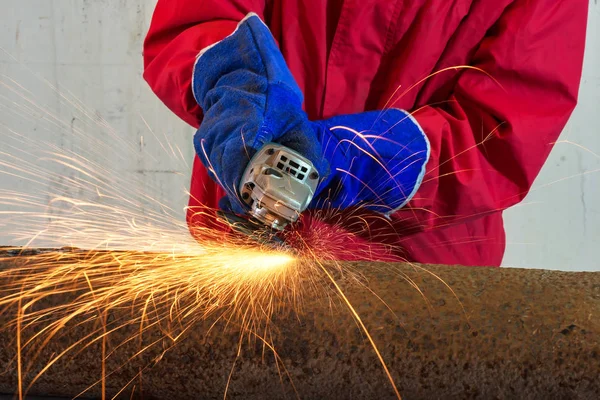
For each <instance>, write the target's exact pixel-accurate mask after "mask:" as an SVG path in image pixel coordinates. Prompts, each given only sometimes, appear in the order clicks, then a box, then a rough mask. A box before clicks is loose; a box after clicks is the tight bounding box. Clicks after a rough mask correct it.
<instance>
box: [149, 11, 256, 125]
mask: <svg viewBox="0 0 600 400" xmlns="http://www.w3.org/2000/svg"><path fill="white" fill-rule="evenodd" d="M264 8H265V0H227V1H225V0H159V1H158V4H157V5H156V9H155V10H154V16H153V17H152V23H151V25H150V30H149V32H148V35H147V36H146V40H145V42H144V79H145V80H146V81H147V82H148V84H149V85H150V87H151V88H152V90H153V91H154V93H156V95H157V96H158V97H159V98H160V99H161V100H162V101H163V102H164V103H165V104H166V106H167V107H169V109H171V110H172V111H173V112H174V113H175V114H176V115H177V116H179V117H180V118H181V119H183V120H184V121H185V122H187V123H188V124H190V125H192V126H194V127H198V125H199V124H200V121H201V119H202V111H201V110H200V107H199V106H198V104H197V103H196V101H195V100H194V96H193V95H192V89H191V84H192V73H193V69H194V63H195V61H196V56H197V55H198V53H199V52H200V50H202V49H203V48H205V47H206V46H209V45H211V44H213V43H215V42H218V41H219V40H221V39H223V38H224V37H226V36H227V35H229V34H230V33H231V32H233V31H234V29H235V28H236V26H237V24H238V22H239V21H241V20H242V19H243V18H244V16H246V14H248V13H249V12H254V13H256V14H258V15H259V16H260V17H261V18H263V14H264Z"/></svg>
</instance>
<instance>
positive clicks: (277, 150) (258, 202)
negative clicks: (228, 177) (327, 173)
mask: <svg viewBox="0 0 600 400" xmlns="http://www.w3.org/2000/svg"><path fill="white" fill-rule="evenodd" d="M318 183H319V173H318V172H317V170H316V169H315V167H314V166H313V164H312V163H311V162H310V161H309V160H308V159H306V158H305V157H303V156H302V155H301V154H299V153H298V152H296V151H294V150H292V149H290V148H288V147H286V146H282V145H280V144H276V143H267V144H266V145H264V146H263V147H262V148H261V149H260V150H259V151H258V152H257V153H256V154H255V155H254V157H252V159H251V160H250V162H249V163H248V166H247V167H246V170H245V171H244V174H243V175H242V180H241V181H240V186H239V193H240V196H241V199H242V201H243V202H244V203H245V204H246V205H247V206H248V208H249V210H248V215H249V216H250V217H251V218H253V219H255V220H257V221H259V222H261V223H262V224H264V225H265V226H268V227H270V228H272V229H275V230H278V231H280V230H283V229H284V228H285V227H286V226H287V225H288V224H291V223H294V222H296V221H297V220H298V218H299V217H300V214H302V212H303V211H304V210H306V208H307V207H308V205H309V204H310V202H311V200H312V199H313V196H314V194H315V190H316V188H317V185H318Z"/></svg>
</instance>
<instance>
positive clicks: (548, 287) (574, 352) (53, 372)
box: [0, 260, 600, 399]
mask: <svg viewBox="0 0 600 400" xmlns="http://www.w3.org/2000/svg"><path fill="white" fill-rule="evenodd" d="M11 263H12V261H6V260H5V261H4V265H3V266H0V268H10V267H11ZM354 265H357V264H356V263H355V264H354ZM359 266H360V268H361V269H362V270H363V271H364V275H365V277H366V279H367V281H368V286H369V288H370V290H366V289H365V288H364V287H362V286H360V285H357V284H356V283H351V282H347V281H344V280H343V279H342V280H341V282H340V283H341V286H342V287H343V288H344V290H345V292H346V293H347V296H348V298H349V299H350V301H351V302H352V303H353V304H354V306H355V307H356V310H357V312H358V313H359V315H360V316H361V317H362V319H363V321H364V322H365V324H366V326H367V327H368V329H369V330H370V332H371V334H372V336H373V338H374V340H375V342H376V343H377V345H378V347H379V349H380V351H381V353H382V356H383V358H384V359H385V361H386V363H387V365H388V367H389V369H390V371H391V373H392V375H393V377H394V380H395V382H396V384H397V385H398V389H399V390H400V393H401V394H402V396H403V398H405V399H436V398H440V399H441V398H444V399H447V398H457V399H462V398H477V399H493V398H498V399H512V398H518V399H578V398H579V399H597V398H600V397H599V396H600V379H598V377H599V376H600V320H599V314H600V273H590V272H587V273H573V272H551V271H543V270H520V269H495V268H464V267H450V266H427V270H429V271H431V272H433V273H435V274H436V275H438V276H439V277H440V278H441V279H443V280H444V281H445V282H446V283H447V284H448V285H449V286H450V287H451V288H452V290H453V291H454V292H455V293H456V296H457V298H455V297H454V296H453V294H452V293H451V291H450V290H449V289H448V288H447V287H446V286H445V285H444V284H443V283H442V282H440V280H438V278H436V277H435V276H433V275H431V274H429V273H426V272H423V271H419V270H415V269H414V268H413V267H411V266H408V265H391V266H390V265H383V264H375V263H363V264H359ZM403 274H405V275H406V276H409V277H410V278H411V279H412V280H414V282H415V283H416V284H417V285H418V286H419V288H420V289H421V290H422V292H423V295H422V294H420V293H419V292H418V291H417V290H416V289H415V288H414V287H412V286H411V285H410V284H409V283H408V282H407V280H405V279H403V277H402V276H403ZM373 293H376V294H377V296H379V298H381V299H383V300H385V303H386V304H385V305H384V304H383V303H382V302H381V301H380V300H379V299H378V298H377V296H375V295H374V294H373ZM425 299H426V300H425ZM459 300H460V301H459ZM463 307H464V310H463ZM7 318H10V316H9V315H3V316H2V317H0V323H2V324H5V323H7V321H8V320H7ZM211 323H212V321H207V322H206V323H203V324H199V325H198V326H197V327H196V328H195V329H194V330H193V331H191V332H189V334H188V335H187V337H186V338H185V339H183V340H181V341H180V342H179V343H178V344H177V345H176V346H175V347H173V348H172V349H171V350H170V351H168V352H166V353H165V354H164V356H163V357H162V359H161V360H160V361H159V362H157V363H155V364H154V365H153V366H151V367H150V368H148V369H146V370H145V371H144V373H143V380H142V389H143V394H144V396H143V398H145V399H218V398H223V394H224V391H225V387H226V383H227V378H228V375H229V372H230V371H231V368H232V366H233V363H234V360H235V359H236V353H237V343H238V342H239V332H238V331H237V330H236V329H235V326H233V327H231V326H230V327H229V328H225V327H224V326H223V325H219V324H218V325H217V326H216V327H215V328H213V329H212V330H211V331H210V333H208V334H207V332H208V327H209V326H210V324H211ZM272 326H273V327H274V330H273V343H274V345H275V347H276V349H277V352H278V354H279V356H280V357H281V359H282V360H283V364H284V365H285V370H286V372H283V371H281V372H278V369H277V366H276V364H275V362H274V357H273V355H272V352H269V351H268V350H267V351H266V352H264V353H263V347H262V345H261V344H260V343H250V344H246V345H244V346H243V348H242V355H241V357H240V358H239V359H238V360H237V362H236V363H235V369H234V372H233V375H232V379H231V384H230V386H229V391H228V398H233V399H238V398H239V399H267V398H268V399H284V398H295V397H296V396H298V397H299V398H302V399H388V398H390V399H391V398H394V394H393V391H392V389H391V386H390V384H389V382H388V381H387V379H386V377H385V375H384V372H383V369H382V368H381V365H380V364H379V362H378V360H377V358H376V356H375V353H374V352H373V350H372V348H371V347H370V346H369V344H368V342H367V341H366V338H365V337H364V335H363V334H362V333H361V331H360V329H358V327H357V325H356V323H355V322H354V321H353V319H352V316H351V314H350V313H349V312H348V311H347V309H345V308H344V306H343V305H341V304H340V303H333V304H332V303H330V302H329V301H328V300H326V298H325V297H324V298H314V299H309V300H308V301H307V302H306V304H305V307H304V309H303V312H302V313H301V314H300V315H299V316H297V315H295V314H294V313H290V314H289V315H288V314H285V313H284V314H282V315H277V316H276V319H275V320H274V321H273V324H272ZM82 333H84V332H80V331H77V329H73V330H72V333H70V335H72V337H77V335H80V334H82ZM157 334H158V333H157ZM122 335H123V337H114V338H111V340H110V343H113V344H114V343H120V342H122V341H123V340H124V339H125V338H126V336H127V335H135V332H128V333H123V334H122ZM13 339H14V338H12V337H11V336H10V332H2V334H1V336H0V373H1V375H0V392H1V393H14V391H15V390H16V371H15V368H14V362H13V363H11V361H12V360H13V358H14V356H15V346H14V340H13ZM110 343H109V345H110ZM62 346H64V343H63V344H62ZM60 350H61V343H50V344H49V345H48V347H47V348H46V349H45V353H47V354H48V355H49V354H52V353H53V352H58V351H60ZM134 351H135V347H128V346H124V347H123V348H120V349H119V350H118V351H117V352H116V353H115V355H114V358H113V359H112V361H110V363H109V364H110V365H108V366H107V367H108V368H109V369H111V368H114V367H116V366H118V365H121V364H122V365H124V367H123V368H122V369H121V370H120V371H119V372H118V373H116V374H114V375H111V376H109V377H108V381H107V390H108V393H109V394H115V393H116V392H117V391H118V389H120V388H122V387H123V386H124V385H125V384H126V383H127V382H128V381H129V380H130V379H131V378H132V377H133V376H135V374H136V373H137V372H138V367H139V365H142V364H144V363H147V362H148V361H149V360H151V358H152V357H154V356H156V354H148V355H147V357H146V359H145V360H143V362H142V361H139V362H135V361H134V362H126V361H127V357H128V356H131V354H132V353H133V352H134ZM42 359H43V357H42ZM140 362H141V363H142V364H140ZM99 377H100V356H99V348H98V347H91V348H89V349H88V350H86V351H84V352H82V353H81V354H78V355H77V356H76V357H73V358H70V359H68V360H64V361H61V362H59V363H57V365H55V366H54V367H53V368H51V369H50V370H49V371H48V372H47V373H46V374H45V375H44V377H42V378H41V379H40V381H39V382H38V383H37V384H36V385H35V386H34V387H33V388H32V390H31V391H30V393H32V394H43V395H53V396H64V397H73V396H75V395H77V394H78V393H79V392H81V391H82V390H84V389H85V388H86V387H88V386H89V385H91V384H92V383H94V382H96V381H97V380H98V379H99ZM138 390H139V385H136V393H139V392H138ZM130 393H131V391H130V390H127V391H125V392H124V393H123V397H124V398H129V395H130ZM98 395H99V389H98V388H94V389H93V390H91V391H90V392H88V393H87V395H86V396H92V397H93V396H98ZM84 397H85V396H84Z"/></svg>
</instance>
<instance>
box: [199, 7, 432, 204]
mask: <svg viewBox="0 0 600 400" xmlns="http://www.w3.org/2000/svg"><path fill="white" fill-rule="evenodd" d="M192 83H193V85H192V86H193V92H194V97H195V98H196V101H197V102H198V104H199V105H200V106H201V107H202V110H203V112H204V119H203V121H202V124H201V126H200V128H199V129H198V131H197V132H196V135H195V136H194V146H195V149H196V152H197V154H198V156H199V157H200V159H201V161H202V162H203V164H204V165H205V166H206V167H207V168H208V170H209V172H210V174H211V176H212V178H213V179H214V180H215V181H217V182H218V183H219V184H220V185H221V186H222V187H223V188H224V189H225V190H226V192H227V197H226V198H224V199H223V201H221V202H220V207H221V208H222V209H227V210H231V211H233V212H236V213H238V214H244V213H245V212H246V206H245V205H244V204H243V202H242V201H241V200H240V199H239V196H238V185H239V182H240V180H241V177H242V175H243V172H244V170H245V168H246V165H247V164H248V162H249V161H250V158H251V157H252V156H253V155H254V153H256V152H257V151H258V150H259V149H260V148H261V147H262V146H263V145H264V144H266V143H268V142H276V143H280V144H282V145H284V146H287V147H289V148H291V149H293V150H296V151H298V152H299V153H300V154H302V155H303V156H304V157H306V158H308V159H309V160H310V161H311V162H312V163H313V165H314V166H315V168H316V169H317V171H318V172H319V174H320V177H321V178H322V179H323V180H322V182H321V184H320V185H319V187H318V189H317V193H316V195H315V198H314V200H313V202H312V204H311V207H312V208H329V207H336V208H347V207H351V206H356V205H362V206H364V207H366V208H369V209H371V210H373V211H377V212H381V213H384V214H388V213H390V212H392V211H393V210H395V209H397V208H400V207H402V206H403V205H404V204H406V202H407V201H408V199H409V198H410V197H412V195H413V194H414V192H415V190H416V188H418V186H419V184H420V181H421V179H422V176H423V173H424V167H425V164H426V162H427V160H428V157H429V143H428V142H427V138H426V137H425V135H424V134H423V132H422V130H421V129H420V127H419V126H418V124H417V123H416V122H415V121H414V120H413V119H412V118H411V117H410V116H408V114H406V113H405V112H403V111H400V110H386V111H383V112H380V111H373V112H366V113H360V114H353V115H345V116H338V117H334V118H331V119H329V120H324V121H317V122H310V121H309V120H308V118H307V116H306V114H305V113H304V111H303V110H302V101H303V98H302V93H301V91H300V89H299V88H298V86H297V84H296V83H295V81H294V78H293V76H292V74H291V73H290V71H289V70H288V68H287V66H286V63H285V60H284V59H283V56H282V55H281V53H280V51H279V49H278V47H277V44H276V43H275V40H274V39H273V37H272V35H271V33H270V31H269V29H268V28H267V27H266V25H264V23H263V22H262V21H261V20H260V19H259V18H258V16H256V15H254V14H249V15H248V16H247V17H246V18H245V19H244V20H243V21H241V22H240V24H239V25H238V28H237V29H236V31H235V32H234V33H233V34H231V35H230V36H228V37H227V38H225V39H223V40H222V41H221V42H219V43H217V44H215V45H213V46H210V47H208V48H207V49H205V50H203V51H202V52H201V53H200V55H199V57H198V60H197V62H196V65H195V67H194V75H193V82H192ZM342 126H343V127H345V128H342ZM353 131H354V132H357V133H359V132H362V133H360V134H357V133H354V132H353ZM375 136H376V137H375ZM330 165H331V168H330ZM330 169H331V171H330ZM330 172H331V173H330Z"/></svg>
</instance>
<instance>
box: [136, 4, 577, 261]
mask: <svg viewBox="0 0 600 400" xmlns="http://www.w3.org/2000/svg"><path fill="white" fill-rule="evenodd" d="M587 9H588V0H569V1H556V0H493V1H491V0H410V1H408V0H279V1H274V0H272V1H269V0H159V1H158V5H157V6H156V10H155V13H154V17H153V20H152V24H151V27H150V31H149V33H148V36H147V38H146V41H145V46H144V65H145V71H144V77H145V79H146V80H147V82H148V83H149V84H150V86H151V87H152V89H153V90H154V92H155V93H156V94H157V96H158V97H159V98H160V99H162V101H163V102H164V103H165V104H166V105H167V106H168V107H169V108H170V109H171V110H172V111H173V112H174V113H175V114H177V115H178V116H179V117H181V118H182V119H183V120H185V121H186V122H188V123H189V124H190V125H192V126H194V127H197V126H198V125H199V124H200V123H201V121H202V111H201V109H200V108H199V106H198V105H197V104H196V102H195V101H194V98H193V96H192V91H191V87H190V84H191V80H192V68H193V65H194V62H195V59H196V56H197V55H198V53H199V51H200V50H201V49H203V48H204V47H206V46H208V45H210V44H213V43H214V42H216V41H218V40H220V39H222V38H223V37H225V36H227V35H228V34H230V33H231V32H232V31H233V30H234V29H235V27H236V25H237V23H238V21H240V20H241V19H242V18H243V17H244V16H245V15H246V14H247V13H248V12H255V13H257V14H258V15H259V16H260V17H261V18H262V19H263V20H264V21H265V22H266V23H267V25H268V26H269V27H270V29H271V31H272V33H273V35H274V37H275V39H276V40H277V42H278V44H279V46H280V49H281V51H282V53H283V55H284V57H285V59H286V61H287V63H288V66H289V68H290V69H291V71H292V73H293V75H294V77H295V79H296V81H297V83H298V85H299V86H300V88H301V89H302V91H303V93H304V96H305V99H304V108H305V110H306V112H307V113H308V116H309V118H311V119H313V120H316V119H322V118H327V117H331V116H334V115H338V114H347V113H356V112H360V111H364V110H375V109H383V108H386V107H397V108H402V109H405V110H409V111H411V112H412V113H413V115H414V117H415V118H416V120H417V121H418V123H419V124H420V125H421V127H422V128H423V130H424V131H425V133H426V134H427V136H428V137H429V141H430V142H431V159H430V161H429V163H428V166H427V173H426V175H425V179H424V182H423V184H422V186H421V187H420V189H419V191H418V192H417V194H416V196H415V197H414V199H413V200H412V201H411V202H410V203H409V204H408V206H407V207H405V208H404V209H402V210H401V211H399V212H397V213H396V214H394V215H393V216H392V217H391V220H385V219H384V218H382V217H380V216H377V215H370V214H367V213H365V212H362V211H361V212H359V211H357V210H348V211H345V212H342V213H340V214H338V215H328V216H325V217H324V216H323V215H321V216H319V218H317V216H315V215H310V214H308V215H305V216H304V217H303V218H302V222H301V223H300V224H299V225H298V226H297V227H296V229H298V230H299V232H301V234H302V235H303V236H304V237H305V240H306V241H308V242H309V243H312V245H313V246H314V247H315V248H318V249H319V251H321V252H322V254H328V255H330V256H332V257H334V258H338V259H382V260H390V259H407V260H410V261H417V262H424V263H441V264H463V265H488V266H497V265H500V263H501V260H502V256H503V253H504V247H505V234H504V228H503V221H502V211H503V210H504V209H506V208H507V207H510V206H512V205H514V204H516V203H518V202H519V201H521V200H522V199H523V198H524V197H525V195H526V194H527V192H528V190H529V189H530V187H531V185H532V183H533V181H534V179H535V177H536V176H537V174H538V173H539V171H540V169H541V167H542V165H543V164H544V162H545V160H546V158H547V157H548V155H549V153H550V150H551V149H552V144H553V142H555V141H556V139H557V138H558V136H559V134H560V132H561V130H562V129H563V128H564V126H565V124H566V122H567V120H568V118H569V116H570V114H571V112H572V111H573V108H574V107H575V105H576V103H577V95H578V89H579V82H580V78H581V69H582V60H583V52H584V42H585V31H586V22H587ZM465 65H467V66H471V67H475V68H450V67H458V66H465ZM447 68H449V69H447ZM436 73H437V74H436ZM431 74H435V75H434V76H431V77H428V76H430V75H431ZM191 145H192V138H191V137H190V146H191ZM223 195H224V192H223V191H222V190H221V188H220V187H218V185H216V184H215V183H214V182H213V181H211V180H210V179H209V177H208V176H207V172H206V170H205V168H204V167H203V166H202V165H201V163H200V162H199V160H198V158H197V157H196V159H195V162H194V168H193V176H192V182H191V199H190V212H189V213H188V222H189V224H190V225H191V226H194V224H201V223H203V221H202V218H200V217H199V215H200V214H197V213H194V212H193V210H194V209H196V208H197V207H198V206H200V205H201V204H204V205H206V206H209V207H214V208H216V207H217V201H218V200H219V198H221V197H222V196H223ZM327 214H333V213H327Z"/></svg>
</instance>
